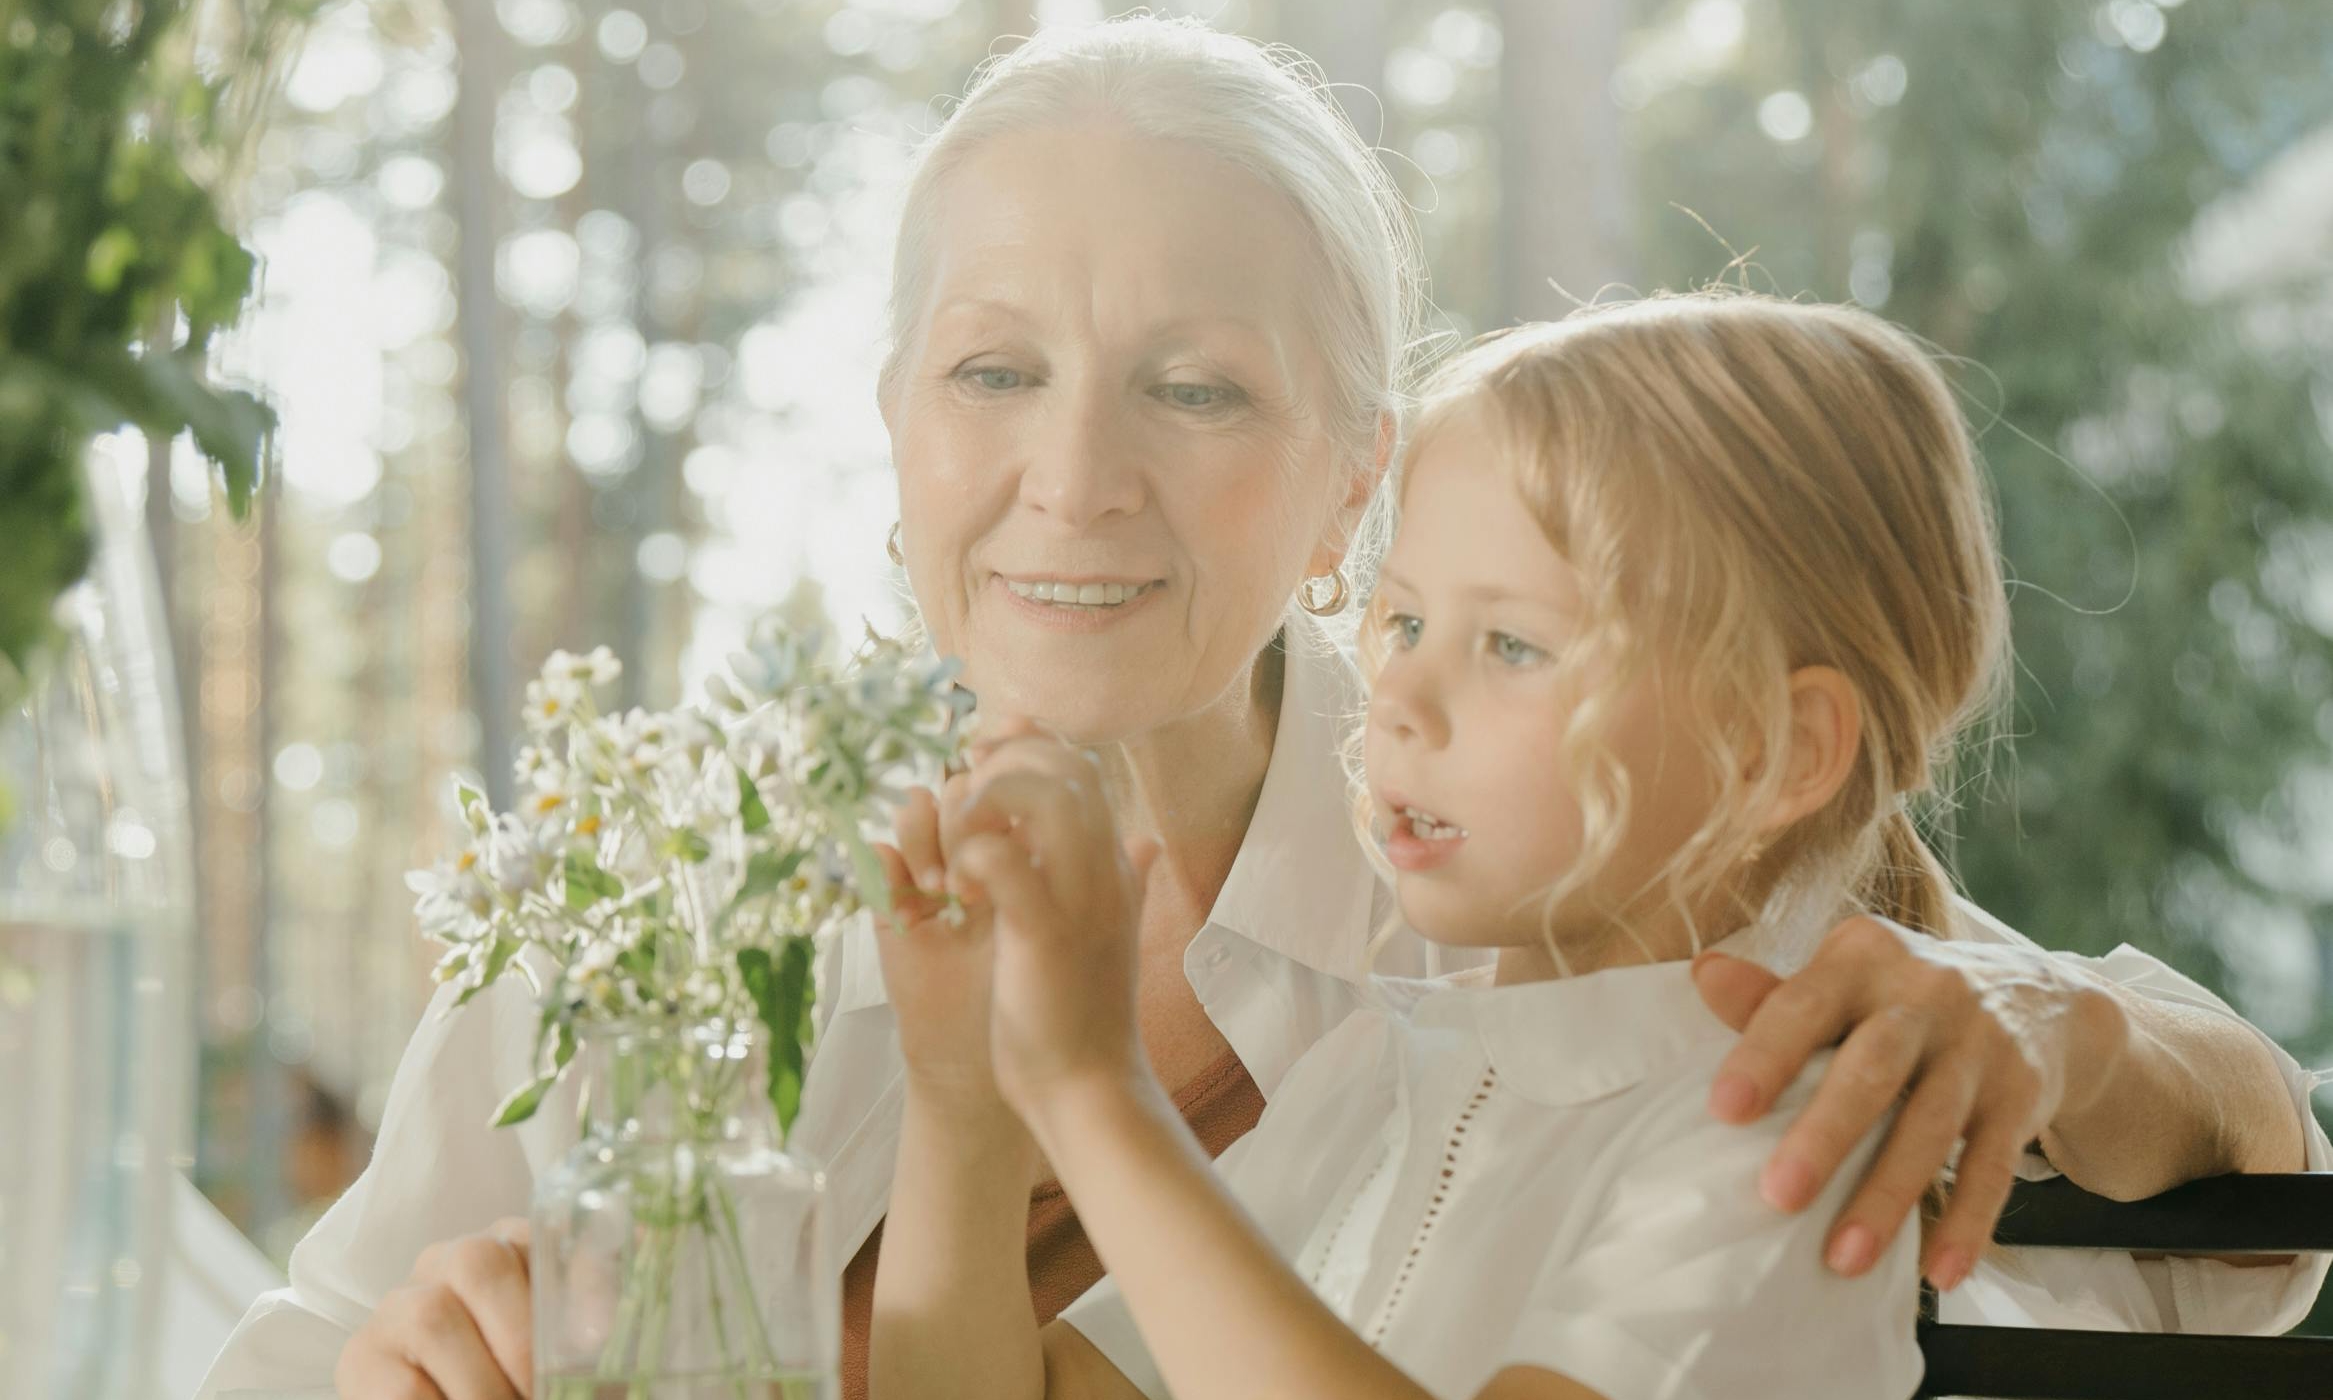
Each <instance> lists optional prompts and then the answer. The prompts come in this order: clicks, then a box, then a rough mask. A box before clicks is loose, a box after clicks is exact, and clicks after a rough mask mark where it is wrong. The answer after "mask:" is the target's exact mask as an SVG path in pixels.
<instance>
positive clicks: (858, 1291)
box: [842, 1050, 1264, 1400]
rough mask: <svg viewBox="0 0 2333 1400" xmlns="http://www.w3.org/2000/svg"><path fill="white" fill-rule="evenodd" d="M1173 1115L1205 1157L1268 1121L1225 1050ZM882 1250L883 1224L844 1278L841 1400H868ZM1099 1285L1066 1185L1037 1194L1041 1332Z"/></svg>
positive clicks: (1033, 1225)
mask: <svg viewBox="0 0 2333 1400" xmlns="http://www.w3.org/2000/svg"><path fill="white" fill-rule="evenodd" d="M1175 1108H1176V1109H1177V1110H1178V1111H1180V1112H1181V1113H1182V1115H1183V1121H1184V1122H1185V1123H1187V1124H1189V1125H1190V1128H1191V1133H1192V1135H1193V1136H1194V1137H1196V1138H1198V1139H1199V1145H1200V1146H1201V1147H1204V1148H1206V1149H1207V1155H1208V1156H1210V1157H1220V1156H1222V1155H1223V1149H1225V1148H1227V1147H1229V1146H1231V1145H1232V1144H1233V1143H1234V1142H1237V1141H1238V1140H1239V1139H1240V1138H1241V1137H1243V1136H1245V1135H1246V1133H1247V1130H1248V1129H1250V1128H1252V1127H1254V1126H1255V1125H1256V1120H1257V1119H1258V1118H1260V1117H1262V1116H1263V1112H1264V1096H1263V1095H1262V1094H1261V1093H1259V1092H1257V1090H1256V1083H1255V1081H1254V1080H1253V1079H1250V1078H1249V1077H1248V1072H1247V1066H1245V1065H1243V1064H1241V1063H1240V1062H1239V1056H1237V1055H1235V1054H1233V1053H1232V1052H1231V1051H1229V1050H1226V1051H1224V1052H1223V1055H1222V1057H1221V1058H1219V1059H1217V1060H1216V1061H1215V1063H1214V1064H1212V1065H1209V1066H1208V1067H1207V1068H1206V1069H1204V1070H1202V1071H1200V1072H1199V1074H1198V1075H1197V1076H1196V1077H1194V1078H1193V1079H1192V1080H1191V1082H1190V1083H1188V1084H1186V1085H1184V1086H1183V1088H1182V1092H1180V1093H1178V1094H1176V1095H1175ZM882 1250H883V1226H882V1224H881V1222H877V1223H876V1226H875V1230H874V1233H873V1234H870V1235H869V1236H867V1242H866V1243H865V1244H864V1245H861V1246H860V1247H859V1252H858V1255H857V1256H856V1257H855V1258H853V1259H852V1260H851V1263H850V1267H849V1268H847V1269H845V1270H844V1271H843V1276H842V1393H843V1400H867V1332H868V1327H869V1324H870V1321H871V1318H872V1314H873V1312H874V1306H875V1261H876V1259H877V1257H878V1256H879V1255H880V1254H881V1253H882ZM1101 1278H1102V1261H1101V1259H1100V1257H1099V1256H1097V1255H1096V1254H1095V1253H1094V1247H1093V1245H1092V1244H1091V1243H1090V1242H1088V1241H1087V1239H1086V1236H1085V1228H1084V1227H1083V1226H1081V1225H1079V1224H1078V1223H1077V1210H1076V1208H1075V1207H1074V1206H1072V1205H1071V1204H1070V1203H1069V1196H1068V1195H1067V1194H1066V1193H1065V1192H1063V1191H1062V1189H1061V1183H1060V1182H1058V1181H1048V1182H1046V1183H1044V1184H1043V1185H1041V1186H1039V1187H1038V1188H1037V1189H1036V1190H1034V1191H1031V1192H1030V1193H1029V1301H1030V1303H1031V1304H1032V1305H1034V1307H1035V1308H1036V1313H1037V1325H1038V1326H1039V1327H1042V1326H1044V1325H1045V1324H1046V1323H1048V1322H1051V1321H1052V1320H1053V1319H1054V1317H1055V1316H1056V1315H1057V1314H1059V1313H1060V1311H1061V1310H1062V1309H1063V1308H1066V1307H1068V1306H1069V1305H1070V1304H1071V1303H1074V1302H1076V1301H1077V1299H1078V1296H1079V1295H1080V1294H1082V1293H1084V1292H1085V1291H1086V1290H1087V1289H1089V1288H1091V1287H1093V1286H1094V1285H1095V1284H1096V1283H1099V1282H1100V1281H1101Z"/></svg>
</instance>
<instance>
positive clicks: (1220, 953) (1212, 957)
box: [1199, 943, 1231, 972]
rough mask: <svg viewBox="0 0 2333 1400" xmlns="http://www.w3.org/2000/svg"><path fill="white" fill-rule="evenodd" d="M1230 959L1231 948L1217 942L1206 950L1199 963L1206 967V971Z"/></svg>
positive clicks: (1211, 970)
mask: <svg viewBox="0 0 2333 1400" xmlns="http://www.w3.org/2000/svg"><path fill="white" fill-rule="evenodd" d="M1230 960H1231V950H1230V949H1229V948H1226V947H1224V946H1223V945H1222V944H1220V943H1218V944H1216V945H1215V946H1214V947H1213V948H1210V949H1208V950H1207V956H1206V957H1204V958H1201V959H1200V960H1199V965H1200V966H1201V967H1204V968H1206V969H1207V970H1208V971H1210V972H1213V971H1214V970H1215V969H1216V968H1219V967H1221V966H1223V965H1224V964H1225V963H1226V962H1228V961H1230Z"/></svg>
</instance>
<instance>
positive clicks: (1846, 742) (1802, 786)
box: [1766, 666, 1863, 831]
mask: <svg viewBox="0 0 2333 1400" xmlns="http://www.w3.org/2000/svg"><path fill="white" fill-rule="evenodd" d="M1862 750H1863V698H1862V696H1860V695H1858V694H1857V693H1856V690H1855V684H1854V682H1852V681H1850V680H1848V679H1847V677H1846V676H1845V675H1843V674H1841V673H1840V672H1838V671H1835V670H1833V669H1832V668H1830V667H1828V666H1802V667H1800V668H1799V669H1798V670H1796V671H1793V672H1791V673H1790V743H1789V748H1788V749H1787V750H1786V751H1785V752H1784V754H1783V772H1782V784H1781V787H1780V789H1779V790H1778V791H1777V792H1776V794H1775V800H1774V806H1773V807H1772V809H1770V810H1769V811H1768V812H1767V815H1766V826H1767V829H1768V830H1770V831H1778V830H1780V829H1782V828H1783V827H1786V826H1788V825H1790V824H1791V823H1792V822H1795V821H1798V820H1799V819H1801V818H1803V817H1807V816H1810V815H1812V814H1814V813H1816V812H1819V811H1821V810H1822V809H1823V808H1824V807H1826V806H1828V805H1829V804H1830V801H1831V799H1832V798H1834V797H1836V796H1838V794H1839V789H1840V788H1841V787H1842V786H1844V785H1845V784H1846V781H1847V779H1848V777H1849V775H1851V774H1852V773H1854V771H1855V760H1856V757H1857V755H1859V754H1860V753H1861V752H1862Z"/></svg>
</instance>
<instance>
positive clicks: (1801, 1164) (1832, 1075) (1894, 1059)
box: [1758, 1007, 1959, 1210]
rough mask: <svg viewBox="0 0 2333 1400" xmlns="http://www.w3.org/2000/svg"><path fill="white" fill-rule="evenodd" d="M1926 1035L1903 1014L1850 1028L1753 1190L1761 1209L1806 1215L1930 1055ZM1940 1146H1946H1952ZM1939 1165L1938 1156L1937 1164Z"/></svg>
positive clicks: (1889, 1013) (1897, 1010)
mask: <svg viewBox="0 0 2333 1400" xmlns="http://www.w3.org/2000/svg"><path fill="white" fill-rule="evenodd" d="M1927 1031H1928V1028H1927V1026H1926V1024H1925V1023H1924V1022H1923V1021H1922V1020H1921V1019H1920V1018H1919V1016H1918V1014H1917V1013H1916V1012H1912V1011H1910V1010H1907V1009H1905V1008H1901V1007H1890V1008H1889V1009H1887V1010H1885V1011H1882V1012H1881V1013H1879V1014H1878V1015H1876V1016H1873V1017H1871V1018H1870V1019H1869V1020H1866V1021H1865V1022H1863V1024H1861V1025H1859V1026H1857V1027H1856V1028H1855V1031H1854V1033H1853V1034H1852V1035H1850V1036H1848V1037H1847V1043H1846V1044H1845V1045H1843V1046H1841V1047H1840V1048H1839V1053H1838V1054H1836V1055H1834V1056H1833V1057H1832V1058H1831V1062H1830V1064H1829V1065H1828V1066H1826V1067H1825V1068H1824V1071H1823V1076H1822V1079H1821V1081H1820V1082H1819V1083H1817V1084H1816V1085H1815V1093H1814V1097H1813V1099H1811V1100H1810V1101H1809V1102H1808V1103H1807V1106H1806V1107H1805V1108H1804V1109H1803V1110H1801V1111H1800V1113H1799V1115H1798V1118H1797V1119H1796V1121H1794V1122H1792V1123H1791V1125H1790V1127H1789V1129H1788V1130H1787V1131H1786V1132H1784V1133H1783V1135H1782V1141H1781V1142H1780V1143H1779V1144H1778V1145H1777V1146H1776V1147H1775V1149H1774V1155H1773V1157H1772V1158H1770V1159H1769V1160H1768V1161H1767V1163H1766V1171H1765V1175H1764V1177H1763V1178H1762V1179H1761V1180H1760V1181H1759V1183H1758V1189H1759V1193H1760V1194H1761V1195H1763V1196H1764V1197H1765V1198H1766V1202H1767V1204H1769V1205H1771V1206H1773V1207H1774V1208H1775V1209H1777V1210H1804V1209H1805V1208H1806V1207H1807V1205H1808V1203H1810V1202H1811V1201H1813V1200H1814V1198H1815V1197H1816V1196H1819V1195H1821V1194H1822V1190H1823V1187H1824V1186H1825V1185H1826V1184H1827V1183H1828V1182H1829V1181H1830V1179H1831V1175H1832V1173H1834V1172H1836V1171H1838V1170H1839V1164H1840V1163H1841V1162H1844V1161H1845V1160H1846V1159H1847V1156H1848V1154H1849V1153H1851V1152H1853V1151H1854V1150H1855V1147H1856V1144H1858V1143H1860V1142H1862V1141H1863V1138H1864V1135H1865V1134H1866V1133H1868V1132H1870V1131H1871V1126H1872V1125H1873V1124H1874V1123H1877V1122H1878V1121H1879V1120H1880V1118H1881V1117H1882V1116H1883V1115H1884V1114H1886V1113H1887V1111H1888V1110H1889V1109H1890V1108H1892V1107H1894V1106H1895V1102H1896V1096H1897V1095H1899V1094H1901V1093H1902V1092H1903V1090H1904V1086H1905V1085H1906V1084H1908V1083H1910V1082H1911V1079H1912V1073H1913V1071H1914V1070H1916V1069H1918V1068H1919V1064H1920V1059H1921V1056H1922V1055H1923V1054H1925V1053H1926V1051H1927V1048H1928V1034H1927ZM1958 1126H1959V1124H1958V1123H1957V1122H1956V1123H1955V1124H1954V1127H1955V1129H1957V1128H1958ZM1945 1146H1946V1147H1947V1148H1949V1147H1950V1146H1951V1141H1950V1139H1947V1140H1946V1142H1945ZM1943 1161H1944V1158H1943V1155H1942V1153H1939V1154H1938V1156H1937V1158H1936V1164H1937V1165H1939V1166H1940V1165H1942V1164H1943Z"/></svg>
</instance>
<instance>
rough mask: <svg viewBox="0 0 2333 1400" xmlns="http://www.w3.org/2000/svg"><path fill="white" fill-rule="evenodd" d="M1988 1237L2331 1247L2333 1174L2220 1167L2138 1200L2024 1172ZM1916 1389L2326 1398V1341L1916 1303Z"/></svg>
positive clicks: (2302, 1249)
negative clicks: (2223, 1172) (1977, 1317)
mask: <svg viewBox="0 0 2333 1400" xmlns="http://www.w3.org/2000/svg"><path fill="white" fill-rule="evenodd" d="M1993 1239H1994V1241H1995V1242H1996V1243H1998V1244H2005V1245H2020V1246H2027V1247H2032V1248H2041V1249H2111V1250H2119V1251H2122V1252H2125V1253H2131V1254H2303V1253H2313V1252H2320V1251H2322V1252H2333V1172H2314V1173H2303V1174H2297V1175H2292V1176H2223V1177H2213V1178H2210V1179H2208V1180H2204V1181H2196V1182H2190V1183H2189V1184H2187V1185H2185V1186H2182V1187H2180V1188H2178V1189H2177V1190H2174V1191H2167V1192H2165V1193H2163V1194H2162V1195H2160V1196H2155V1197H2152V1198H2150V1199H2147V1200H2144V1201H2129V1202H2117V1201H2109V1200H2106V1199H2104V1198H2102V1197H2098V1196H2093V1195H2090V1194H2089V1193H2088V1192H2085V1191H2082V1190H2079V1189H2077V1188H2076V1187H2075V1186H2074V1185H2073V1184H2072V1183H2071V1182H2067V1181H2064V1180H2057V1181H2034V1182H2020V1183H2018V1185H2017V1188H2016V1190H2015V1191H2014V1192H2013V1193H2012V1194H2011V1196H2010V1198H2009V1206H2008V1208H2007V1209H2006V1210H2004V1211H2003V1212H2002V1214H2001V1224H2000V1227H1999V1228H1998V1229H1997V1230H1995V1231H1994V1234H1993ZM1922 1303H1923V1306H1922V1320H1921V1323H1920V1350H1921V1353H1922V1355H1924V1356H1925V1357H1926V1358H1927V1362H1928V1374H1927V1378H1926V1379H1925V1380H1924V1381H1923V1382H1922V1383H1921V1388H1920V1391H1919V1395H1920V1396H1921V1397H1929V1396H1964V1397H1969V1398H1970V1400H2197V1397H2207V1396H2223V1395H2224V1396H2231V1397H2235V1396H2241V1397H2243V1400H2333V1337H2222V1336H2201V1335H2195V1334H2188V1333H2181V1334H2161V1333H2145V1334H2133V1333H2129V1332H2078V1331H2059V1330H2054V1329H2049V1328H2036V1327H1967V1326H1958V1325H1953V1324H1947V1323H1939V1322H1937V1321H1935V1320H1934V1319H1935V1300H1934V1297H1933V1296H1932V1295H1931V1296H1928V1297H1925V1298H1923V1300H1922Z"/></svg>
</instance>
